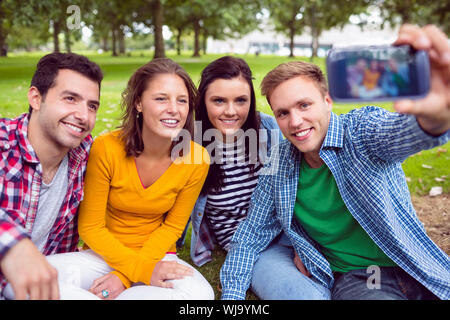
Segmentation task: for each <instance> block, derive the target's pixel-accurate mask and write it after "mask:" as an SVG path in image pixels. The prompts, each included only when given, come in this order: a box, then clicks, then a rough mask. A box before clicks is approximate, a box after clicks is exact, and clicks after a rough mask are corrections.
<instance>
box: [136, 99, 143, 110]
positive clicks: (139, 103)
mask: <svg viewBox="0 0 450 320" xmlns="http://www.w3.org/2000/svg"><path fill="white" fill-rule="evenodd" d="M135 108H136V110H137V112H138V113H139V112H142V102H141V101H139V102H138V103H137V104H136V107H135Z"/></svg>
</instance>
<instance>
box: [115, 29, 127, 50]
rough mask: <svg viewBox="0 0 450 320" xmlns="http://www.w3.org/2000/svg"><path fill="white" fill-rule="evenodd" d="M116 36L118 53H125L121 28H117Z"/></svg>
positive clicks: (123, 35)
mask: <svg viewBox="0 0 450 320" xmlns="http://www.w3.org/2000/svg"><path fill="white" fill-rule="evenodd" d="M117 37H118V40H119V53H120V54H125V52H126V48H125V34H124V33H123V29H122V28H118V29H117Z"/></svg>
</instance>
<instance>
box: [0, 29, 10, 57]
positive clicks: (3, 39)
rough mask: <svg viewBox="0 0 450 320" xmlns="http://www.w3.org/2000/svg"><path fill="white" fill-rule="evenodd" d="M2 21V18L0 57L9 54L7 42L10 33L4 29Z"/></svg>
mask: <svg viewBox="0 0 450 320" xmlns="http://www.w3.org/2000/svg"><path fill="white" fill-rule="evenodd" d="M1 22H2V21H1V20H0V57H6V56H7V55H8V45H7V43H6V37H7V36H8V34H7V33H6V31H5V30H3V28H2V23H1Z"/></svg>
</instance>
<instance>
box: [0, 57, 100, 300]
mask: <svg viewBox="0 0 450 320" xmlns="http://www.w3.org/2000/svg"><path fill="white" fill-rule="evenodd" d="M102 79H103V75H102V72H101V70H100V68H99V66H98V65H97V64H95V63H93V62H91V61H89V60H88V59H87V58H86V57H83V56H80V55H76V54H69V53H52V54H49V55H46V56H44V57H43V58H42V59H41V60H40V61H39V63H38V65H37V70H36V72H35V74H34V76H33V78H32V80H31V86H30V89H29V90H28V102H29V112H28V113H25V114H22V115H20V116H19V117H17V118H15V119H0V298H1V297H3V296H4V297H6V298H9V299H10V298H16V299H26V298H30V299H58V298H59V287H58V281H57V278H58V275H57V271H56V269H54V268H53V267H52V266H51V265H50V264H49V263H48V262H47V260H46V258H45V256H47V255H51V254H56V253H62V252H69V251H75V250H76V248H77V243H78V232H77V220H76V213H77V209H78V205H79V203H80V201H81V200H82V197H83V179H84V173H85V170H86V164H87V158H88V152H89V149H90V146H91V143H92V137H91V135H90V133H91V131H92V129H93V128H94V125H95V118H96V113H97V109H98V107H99V99H100V84H101V81H102ZM5 287H6V289H5ZM3 289H5V290H3ZM8 290H9V294H7V292H8Z"/></svg>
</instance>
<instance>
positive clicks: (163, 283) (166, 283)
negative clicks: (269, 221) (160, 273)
mask: <svg viewBox="0 0 450 320" xmlns="http://www.w3.org/2000/svg"><path fill="white" fill-rule="evenodd" d="M158 286H159V287H161V288H170V289H172V288H173V283H172V282H170V281H160V282H159V284H158Z"/></svg>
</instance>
